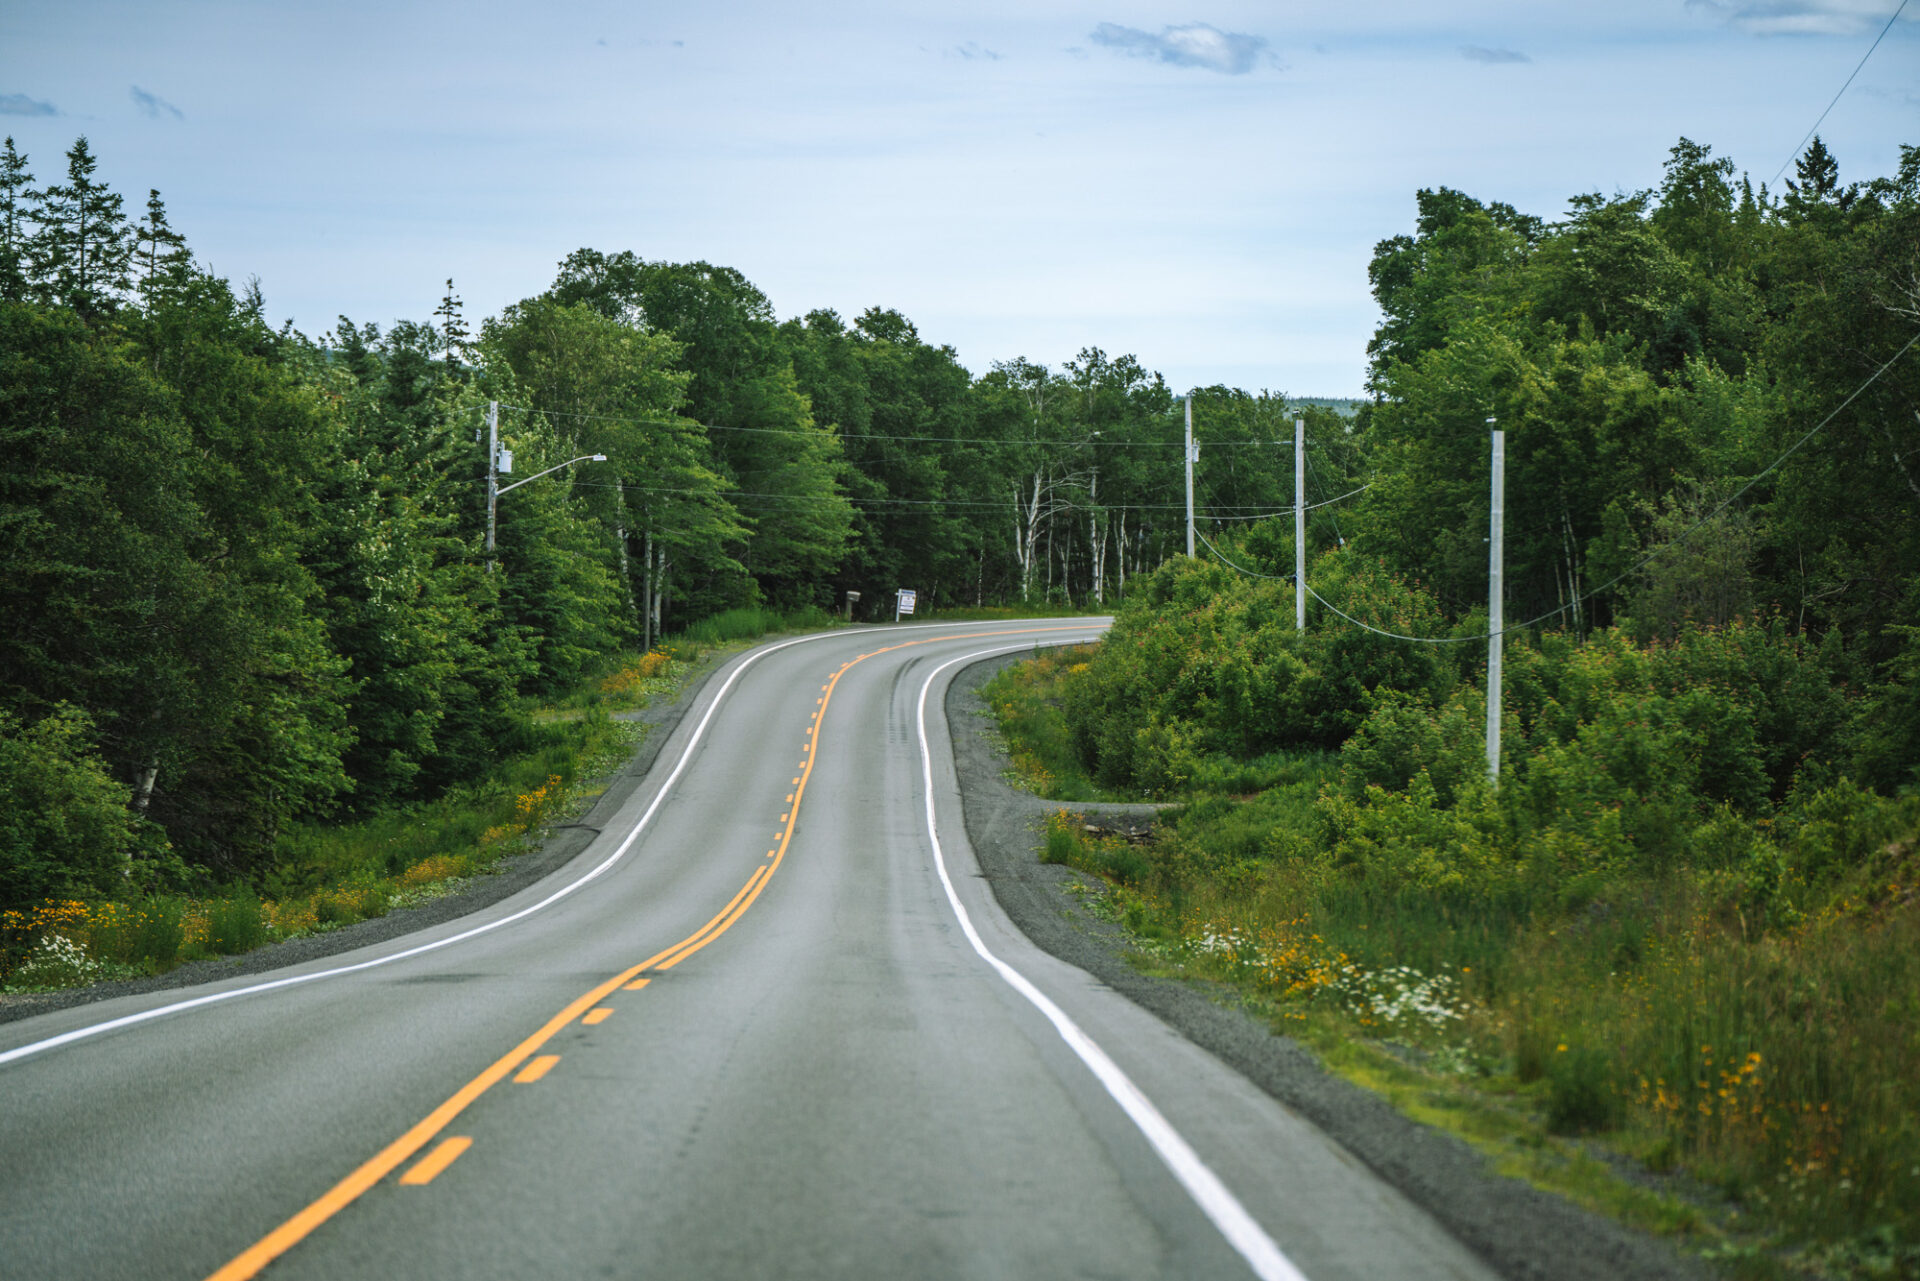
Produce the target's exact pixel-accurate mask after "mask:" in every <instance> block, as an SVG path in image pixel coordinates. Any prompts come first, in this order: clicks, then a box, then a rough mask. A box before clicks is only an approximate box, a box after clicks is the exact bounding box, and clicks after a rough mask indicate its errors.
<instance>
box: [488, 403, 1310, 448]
mask: <svg viewBox="0 0 1920 1281" xmlns="http://www.w3.org/2000/svg"><path fill="white" fill-rule="evenodd" d="M500 408H502V409H517V410H519V411H520V412H521V413H523V414H546V415H547V416H548V417H551V418H577V419H580V420H582V421H585V422H597V423H620V424H623V425H625V426H628V427H697V428H699V429H701V430H702V431H731V432H743V433H746V434H749V435H755V436H810V437H813V438H814V439H816V440H817V439H820V438H821V437H822V436H823V435H826V433H824V432H822V431H791V430H788V429H786V428H782V427H728V426H724V425H722V424H720V423H701V422H696V421H695V420H693V419H691V418H622V417H619V416H617V415H613V414H578V413H573V412H571V411H569V410H563V409H530V408H528V407H527V406H525V405H510V404H507V403H506V402H505V401H502V402H500ZM832 438H833V439H837V440H840V441H843V442H846V441H862V440H888V441H905V442H909V443H912V444H918V445H1008V446H1019V445H1049V446H1059V447H1061V448H1065V449H1179V448H1181V446H1182V442H1180V441H1177V440H1172V441H1166V440H1108V439H1106V438H1105V437H1100V438H1098V439H1092V440H1040V439H1037V438H1035V439H1027V440H1018V439H1016V440H1000V439H995V438H993V437H991V436H987V437H981V436H889V435H882V434H877V433H872V432H848V431H846V430H845V429H844V428H842V429H839V430H838V431H837V432H835V433H833V437H832ZM1272 443H1273V442H1270V441H1265V440H1218V441H1207V442H1206V446H1207V448H1208V449H1264V448H1266V447H1268V446H1269V445H1270V444H1272Z"/></svg>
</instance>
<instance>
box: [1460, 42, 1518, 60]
mask: <svg viewBox="0 0 1920 1281" xmlns="http://www.w3.org/2000/svg"><path fill="white" fill-rule="evenodd" d="M1460 56H1461V57H1462V58H1465V59H1466V60H1467V61H1469V62H1532V61H1533V59H1532V58H1529V57H1528V56H1527V55H1526V54H1524V53H1518V52H1515V51H1514V50H1512V49H1488V48H1486V47H1485V46H1482V45H1477V44H1463V45H1461V46H1460Z"/></svg>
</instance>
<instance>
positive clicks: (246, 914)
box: [207, 893, 269, 956]
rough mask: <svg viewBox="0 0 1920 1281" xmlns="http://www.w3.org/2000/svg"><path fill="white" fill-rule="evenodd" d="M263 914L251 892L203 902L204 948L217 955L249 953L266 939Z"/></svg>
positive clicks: (265, 921)
mask: <svg viewBox="0 0 1920 1281" xmlns="http://www.w3.org/2000/svg"><path fill="white" fill-rule="evenodd" d="M268 932H269V931H268V925H267V918H266V914H265V913H264V912H263V911H262V910H261V907H260V900H259V899H258V898H255V897H254V896H253V895H252V894H248V893H241V894H236V895H235V896H233V897H232V898H224V899H215V900H214V901H213V902H211V903H209V904H207V950H208V951H210V952H214V953H217V954H219V955H221V956H232V955H236V954H238V953H240V952H251V951H252V950H253V949H254V948H256V947H259V946H260V945H261V944H262V943H265V942H266V941H267V936H268Z"/></svg>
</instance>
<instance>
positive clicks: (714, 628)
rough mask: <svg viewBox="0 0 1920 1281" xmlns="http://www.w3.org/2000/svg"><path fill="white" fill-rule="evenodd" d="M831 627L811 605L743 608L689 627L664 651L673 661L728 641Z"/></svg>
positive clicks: (824, 615) (827, 617)
mask: <svg viewBox="0 0 1920 1281" xmlns="http://www.w3.org/2000/svg"><path fill="white" fill-rule="evenodd" d="M833 624H834V618H833V615H831V614H829V613H827V611H825V610H824V609H821V608H819V607H818V606H814V605H809V606H806V607H804V608H802V609H797V610H792V611H782V610H777V609H770V608H768V607H766V606H764V605H745V606H741V607H740V608H737V609H729V610H723V611H722V612H720V613H718V614H714V615H713V616H711V617H709V618H703V619H701V620H700V621H699V622H697V623H693V624H691V625H689V626H688V627H687V628H685V629H684V630H683V631H681V632H680V633H678V634H677V635H675V636H674V637H672V638H670V639H669V640H667V641H666V643H665V646H664V648H665V649H666V650H667V651H668V652H669V653H672V654H673V655H675V656H676V657H693V656H696V655H697V652H698V651H699V650H701V649H712V648H714V647H716V646H719V645H725V644H728V643H729V642H732V641H741V640H757V639H759V638H760V637H762V636H765V635H768V634H769V633H772V632H786V631H813V630H818V629H822V628H827V627H831V626H833Z"/></svg>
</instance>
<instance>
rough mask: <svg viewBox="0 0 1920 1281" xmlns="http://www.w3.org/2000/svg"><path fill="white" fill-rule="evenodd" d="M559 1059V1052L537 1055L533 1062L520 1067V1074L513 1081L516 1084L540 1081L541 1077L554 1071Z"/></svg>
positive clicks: (529, 1083)
mask: <svg viewBox="0 0 1920 1281" xmlns="http://www.w3.org/2000/svg"><path fill="white" fill-rule="evenodd" d="M559 1061H560V1056H559V1055H558V1054H541V1055H537V1056H535V1058H534V1060H533V1062H531V1063H529V1064H527V1065H526V1066H525V1067H523V1068H521V1069H520V1074H519V1075H518V1076H516V1077H514V1078H513V1083H514V1084H515V1085H532V1084H533V1083H534V1082H535V1081H538V1080H539V1079H540V1078H541V1077H543V1076H545V1075H546V1074H547V1073H549V1072H551V1071H553V1065H554V1064H556V1063H558V1062H559Z"/></svg>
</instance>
